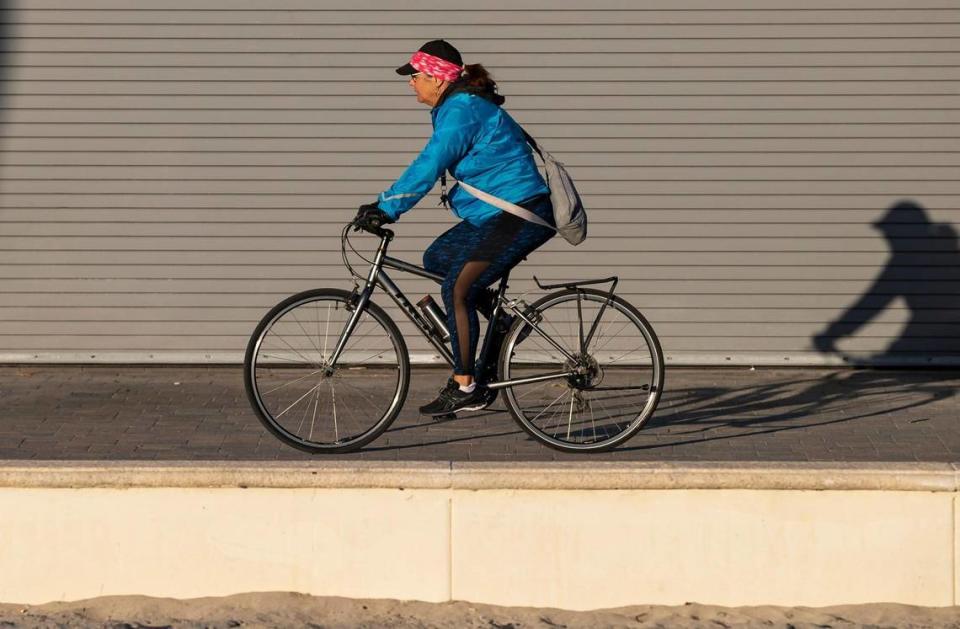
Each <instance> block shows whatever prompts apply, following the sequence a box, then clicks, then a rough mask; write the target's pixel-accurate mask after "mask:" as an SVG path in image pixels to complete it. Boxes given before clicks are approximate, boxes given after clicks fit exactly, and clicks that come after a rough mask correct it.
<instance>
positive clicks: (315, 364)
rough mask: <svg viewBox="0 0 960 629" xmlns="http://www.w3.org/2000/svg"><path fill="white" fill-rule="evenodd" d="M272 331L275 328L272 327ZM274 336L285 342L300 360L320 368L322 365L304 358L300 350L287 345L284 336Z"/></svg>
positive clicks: (287, 344) (288, 344)
mask: <svg viewBox="0 0 960 629" xmlns="http://www.w3.org/2000/svg"><path fill="white" fill-rule="evenodd" d="M270 329H271V330H272V329H273V326H271V328H270ZM273 336H274V337H276V338H278V339H280V340H281V341H283V344H284V345H286V346H287V347H289V348H290V350H291V351H292V352H293V353H294V354H296V355H297V356H299V357H300V358H302V359H303V360H304V361H306V362H308V363H310V364H311V365H313V366H314V367H320V363H318V362H315V361H313V360H310V359H309V358H307V357H306V356H304V355H303V354H301V353H300V352H299V350H297V349H296V348H295V347H294V346H293V345H291V344H290V343H287V340H286V339H285V338H283V337H282V336H280V335H279V334H274V335H273Z"/></svg>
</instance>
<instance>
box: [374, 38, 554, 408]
mask: <svg viewBox="0 0 960 629" xmlns="http://www.w3.org/2000/svg"><path fill="white" fill-rule="evenodd" d="M397 74H400V75H406V76H409V77H410V79H409V81H410V85H411V86H412V87H413V90H414V92H415V93H416V96H417V101H419V102H421V103H423V104H425V105H429V106H430V107H431V108H432V109H431V111H430V116H431V119H432V122H433V135H432V136H431V137H430V140H429V141H428V142H427V145H426V147H425V148H424V149H423V151H421V153H420V155H418V156H417V158H416V159H415V160H414V161H413V163H411V164H410V166H409V167H407V169H406V170H405V171H404V173H403V174H402V175H401V176H400V178H399V179H398V180H397V181H396V182H395V183H394V184H393V185H392V186H390V188H388V189H387V190H386V191H384V192H383V193H381V194H380V196H379V198H378V199H377V202H376V203H371V204H367V205H363V206H361V207H360V210H359V212H358V214H357V219H356V220H358V221H359V222H361V223H363V224H368V225H374V226H378V225H382V224H384V223H392V222H394V221H396V220H397V219H398V218H399V217H400V215H401V214H403V213H404V212H406V211H408V210H410V209H411V208H412V207H413V206H414V205H416V204H417V202H418V201H419V200H420V199H421V198H423V197H424V196H425V195H426V194H427V193H428V192H429V191H430V190H431V189H432V188H433V186H434V184H435V183H436V181H437V179H438V178H440V176H441V175H443V174H444V173H445V172H446V171H449V172H450V173H451V174H452V175H453V176H454V177H455V178H456V179H458V180H462V181H464V182H465V183H467V184H470V185H472V186H474V187H476V188H479V189H480V190H482V191H484V192H487V193H489V194H492V195H494V196H496V197H499V198H501V199H504V200H506V201H510V202H512V203H515V204H517V205H519V206H521V207H524V208H526V209H528V210H530V211H531V212H533V213H534V214H536V215H538V216H539V217H540V218H542V219H544V220H545V221H546V222H547V223H548V224H550V225H553V224H554V221H553V208H552V206H551V203H550V191H549V188H548V187H547V184H546V182H545V181H544V179H543V177H542V176H541V175H540V172H539V171H538V170H537V167H536V163H535V162H534V158H533V154H532V151H531V149H530V146H529V145H528V144H527V142H526V140H525V138H524V133H523V131H522V130H521V128H520V126H519V125H518V124H517V123H516V122H515V121H514V120H513V118H511V117H510V115H509V114H508V113H507V112H506V111H504V110H503V109H502V108H501V107H500V105H502V104H503V102H504V100H505V99H504V97H503V96H501V95H499V94H498V93H497V84H496V83H495V82H494V81H493V79H492V78H491V77H490V75H489V74H488V73H487V71H486V70H485V69H484V68H483V66H482V65H479V64H476V65H467V66H464V65H463V61H462V59H461V57H460V53H459V52H458V51H457V49H456V48H454V47H453V46H452V45H451V44H449V43H448V42H446V41H444V40H442V39H440V40H434V41H430V42H427V43H426V44H424V45H423V46H421V47H420V50H419V51H417V52H416V53H414V54H413V56H412V57H411V58H410V61H409V62H408V63H406V64H405V65H403V66H401V67H399V68H397ZM443 200H444V201H446V198H444V199H443ZM449 202H450V209H451V211H452V212H453V214H454V215H455V216H456V217H457V218H460V219H462V221H461V222H460V223H458V224H457V225H455V226H454V227H452V228H451V229H448V230H447V231H446V232H444V233H443V234H441V235H440V236H439V237H438V238H437V239H436V240H435V241H434V242H433V243H432V244H431V245H430V246H429V247H428V248H427V250H426V252H424V255H423V265H424V267H425V268H426V269H427V270H429V271H432V272H434V273H437V274H440V275H443V276H444V281H443V285H442V289H441V293H442V296H443V303H444V306H445V307H446V313H447V328H448V329H449V330H450V337H451V338H450V343H451V346H452V350H453V358H454V372H453V377H452V378H450V379H449V380H448V381H447V384H446V386H444V388H443V389H441V391H440V396H439V397H438V398H437V399H436V400H434V401H433V402H431V403H429V404H426V405H425V406H422V407H420V412H421V413H424V414H428V415H445V414H448V413H453V412H456V411H464V410H478V409H481V408H485V407H486V406H488V405H489V404H490V402H491V401H492V397H491V396H490V395H489V393H490V392H489V391H487V390H486V389H485V388H484V387H482V386H478V385H477V383H476V382H475V381H474V360H475V356H476V350H477V342H478V339H479V335H480V324H479V318H478V316H477V310H478V309H479V310H480V311H481V312H483V313H484V314H485V315H487V316H488V317H489V314H490V311H491V310H492V307H493V304H492V303H491V302H492V299H493V297H492V292H491V291H488V290H487V287H488V286H490V285H491V284H493V283H494V282H495V281H497V280H498V279H500V278H501V277H503V276H504V275H505V274H506V273H507V272H509V271H510V269H512V268H513V267H515V266H516V265H517V264H519V263H520V261H521V260H523V259H524V258H525V257H526V256H527V255H528V254H529V253H530V252H532V251H534V250H535V249H537V248H538V247H540V246H541V245H543V244H544V243H545V242H547V241H548V240H549V239H550V238H551V237H552V236H553V235H554V233H555V232H554V231H553V230H551V229H549V228H547V227H544V226H542V225H538V224H536V223H532V222H528V221H525V220H524V219H522V218H519V217H517V216H515V215H513V214H510V213H508V212H504V211H502V210H500V209H498V208H496V207H494V206H492V205H490V204H488V203H485V202H483V201H481V200H479V199H477V198H476V197H474V196H472V195H471V194H469V193H468V192H467V191H466V190H464V189H462V188H461V187H460V186H458V185H457V186H454V187H453V188H452V190H451V192H450V195H449Z"/></svg>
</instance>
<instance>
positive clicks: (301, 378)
mask: <svg viewBox="0 0 960 629" xmlns="http://www.w3.org/2000/svg"><path fill="white" fill-rule="evenodd" d="M321 371H323V370H322V369H317V370H316V371H311V372H310V373H308V374H307V375H305V376H300V377H299V378H297V379H296V380H291V381H290V382H287V383H285V384H281V385H280V386H279V387H275V388H273V389H270V390H269V391H264V392H263V394H262V395H269V394H271V393H273V392H274V391H279V390H280V389H282V388H284V387H288V386H290V385H291V384H295V383H297V382H300V381H301V380H303V379H304V378H309V377H310V376H313V375H316V374H318V373H320V372H321Z"/></svg>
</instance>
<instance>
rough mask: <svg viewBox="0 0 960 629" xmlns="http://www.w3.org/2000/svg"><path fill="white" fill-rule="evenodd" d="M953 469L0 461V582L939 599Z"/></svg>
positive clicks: (172, 588)
mask: <svg viewBox="0 0 960 629" xmlns="http://www.w3.org/2000/svg"><path fill="white" fill-rule="evenodd" d="M958 472H960V468H958V466H955V465H952V464H945V463H944V464H928V463H917V464H903V463H895V464H884V463H759V462H754V463H750V464H743V463H721V462H718V463H618V462H595V461H589V460H586V459H584V460H578V461H572V462H559V463H558V462H555V463H530V464H526V463H524V464H519V463H516V464H514V463H506V464H505V463H450V462H442V463H435V462H408V463H374V462H356V461H329V460H320V461H317V462H314V461H303V462H278V461H243V462H236V461H218V462H210V461H201V462H196V461H171V462H157V461H151V462H139V461H109V462H104V461H88V462H81V461H0V504H3V509H2V510H0V593H3V594H2V599H0V600H3V601H4V602H20V603H28V604H35V603H44V602H47V601H51V600H78V599H84V598H90V597H94V596H102V595H114V594H116V595H122V594H145V595H149V596H162V597H174V598H196V597H203V596H223V595H228V594H236V593H239V592H255V591H296V592H305V593H309V594H316V595H324V596H349V597H355V598H395V599H417V600H425V601H449V600H467V601H475V602H480V603H491V604H497V605H520V606H537V607H560V608H566V609H598V608H609V607H619V606H623V605H633V604H648V603H655V604H666V605H676V604H681V603H683V602H685V601H699V602H703V603H710V604H719V605H764V604H776V605H806V606H823V605H838V604H854V603H867V602H875V601H890V602H899V603H905V604H911V605H928V606H943V605H954V604H956V602H957V600H958V587H960V586H958V584H960V578H958V577H960V570H958V565H960V559H958V558H960V538H958V535H960V531H958V527H957V526H956V521H957V517H958V511H957V510H958V509H960V505H957V500H956V498H957V493H956V492H957V487H958V482H957V481H958ZM811 490H812V491H811Z"/></svg>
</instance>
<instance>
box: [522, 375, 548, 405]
mask: <svg viewBox="0 0 960 629" xmlns="http://www.w3.org/2000/svg"><path fill="white" fill-rule="evenodd" d="M534 384H536V383H534ZM551 384H553V383H552V382H551V381H550V380H544V381H543V382H541V383H540V384H539V385H537V386H535V387H533V388H532V389H530V390H528V391H527V392H526V393H524V394H523V395H516V396H514V399H515V400H518V401H519V400H522V399H523V398H525V397H527V396H528V395H530V394H531V393H533V392H534V391H539V390H540V389H542V388H544V387H547V386H550V385H551Z"/></svg>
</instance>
